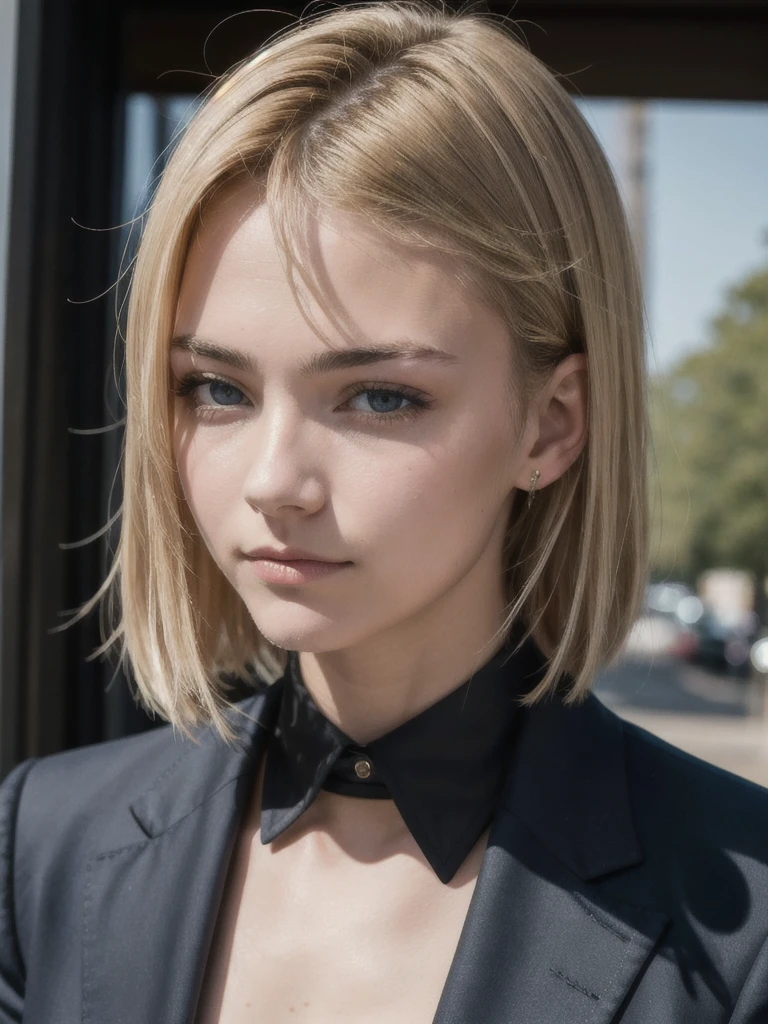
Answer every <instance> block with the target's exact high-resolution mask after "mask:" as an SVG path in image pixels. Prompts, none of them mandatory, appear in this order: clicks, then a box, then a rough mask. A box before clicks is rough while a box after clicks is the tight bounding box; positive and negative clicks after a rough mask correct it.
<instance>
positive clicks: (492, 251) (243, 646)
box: [59, 0, 648, 742]
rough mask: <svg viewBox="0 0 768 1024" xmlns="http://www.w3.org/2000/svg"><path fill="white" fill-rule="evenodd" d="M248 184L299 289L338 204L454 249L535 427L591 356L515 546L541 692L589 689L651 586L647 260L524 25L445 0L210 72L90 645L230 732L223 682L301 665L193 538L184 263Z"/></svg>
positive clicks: (514, 515) (141, 322) (514, 598)
mask: <svg viewBox="0 0 768 1024" xmlns="http://www.w3.org/2000/svg"><path fill="white" fill-rule="evenodd" d="M249 181H250V183H251V184H252V185H253V186H254V195H255V196H256V195H257V194H261V196H262V198H264V199H265V200H266V203H267V205H268V209H269V214H270V218H271V222H272V226H273V230H274V233H275V238H276V241H277V244H278V247H279V251H280V253H281V258H284V259H285V267H286V268H287V269H286V272H287V274H288V277H289V281H290V283H291V288H292V290H293V294H294V295H295V296H296V297H297V301H299V296H298V292H297V290H296V289H295V287H294V284H293V281H294V271H295V270H296V271H298V273H299V276H300V278H301V280H302V281H303V282H304V284H305V286H306V287H307V288H308V289H309V290H310V291H311V293H312V294H313V295H314V296H315V297H316V298H317V299H318V301H321V302H322V301H324V300H323V294H322V290H321V289H320V287H319V283H318V282H317V280H315V279H313V277H312V274H311V267H310V262H311V261H310V259H309V255H310V253H309V250H310V247H311V241H310V238H309V234H308V232H309V228H308V227H307V224H308V222H310V221H311V220H312V217H313V216H314V214H315V213H316V212H317V211H318V210H321V209H326V210H330V211H334V210H336V211H340V212H351V213H354V214H363V215H364V216H365V217H366V218H367V220H368V222H370V223H371V224H372V225H373V226H375V227H376V228H378V229H379V230H380V231H382V232H384V233H385V234H386V235H387V236H388V237H389V238H391V239H392V240H394V241H396V242H401V243H406V244H408V245H411V246H414V247H429V248H431V249H433V250H435V249H436V250H437V251H439V252H440V253H442V254H443V255H445V256H446V257H448V258H450V260H451V263H452V265H454V266H455V267H456V268H457V275H458V277H459V279H460V280H461V282H462V283H463V284H464V285H466V286H467V287H470V288H472V289H474V294H475V295H477V296H479V297H480V298H481V300H482V301H484V302H486V303H487V304H488V306H489V307H490V308H491V309H493V310H494V311H495V312H496V313H497V314H498V315H499V316H500V317H501V318H502V319H503V321H504V322H505V323H506V324H507V325H508V328H509V339H510V367H511V373H510V381H509V389H508V390H509V394H510V397H511V398H512V400H513V406H514V409H515V410H516V412H515V415H516V416H517V420H516V422H517V423H522V415H523V412H524V411H525V409H526V405H527V403H528V402H529V401H530V399H531V397H532V396H533V395H534V393H535V391H536V389H537V388H538V387H540V386H541V385H542V384H543V383H544V382H545V381H546V379H547V377H548V376H549V374H550V373H551V372H552V370H553V369H554V367H555V366H556V364H557V363H558V362H559V361H560V360H561V359H563V358H565V357H566V356H567V355H569V354H570V353H574V352H583V353H586V355H587V357H588V365H589V384H588V434H587V442H586V445H585V447H584V449H583V451H582V453H581V454H580V456H579V458H578V459H577V460H576V462H575V463H574V464H573V465H572V466H571V467H570V468H569V470H568V471H567V472H566V473H565V474H564V475H563V476H562V477H561V478H560V479H558V480H557V481H555V482H554V483H552V484H551V485H550V486H549V487H547V488H546V489H545V490H543V491H542V492H541V493H540V494H538V495H537V496H536V500H535V501H534V502H533V504H532V506H531V508H530V509H528V508H527V507H526V504H527V503H526V498H527V495H526V494H525V492H523V491H518V492H517V494H516V495H515V499H514V502H513V507H512V511H511V516H510V519H509V524H508V529H507V535H506V542H505V549H504V565H503V570H504V572H505V574H506V579H507V581H508V606H507V618H506V622H505V627H508V628H510V627H511V626H512V624H513V623H515V622H519V623H520V624H522V626H523V627H524V630H525V637H528V636H533V638H534V640H535V641H536V642H537V644H538V645H539V647H540V648H541V650H542V651H543V653H544V655H545V657H546V658H547V660H548V667H547V672H546V674H545V676H544V677H543V678H542V679H541V681H540V682H539V684H538V685H537V686H536V687H535V688H533V689H532V690H531V691H530V692H529V693H528V694H526V695H525V697H524V698H523V699H522V703H523V704H529V705H530V704H533V703H535V702H536V701H537V700H539V699H541V698H542V697H544V696H546V695H547V694H551V693H552V692H553V691H554V690H555V689H556V688H557V687H558V685H559V681H560V680H561V677H565V678H566V680H567V683H568V685H567V688H566V691H565V692H566V696H565V699H566V701H567V702H575V701H579V700H581V699H583V698H584V697H586V695H587V693H588V692H589V689H590V687H591V685H592V681H593V677H594V674H595V672H596V671H597V670H598V669H599V668H601V667H602V666H603V665H604V664H606V663H609V662H610V661H611V660H613V659H614V658H615V657H616V656H617V655H618V654H619V653H620V650H621V648H622V645H623V643H624V640H625V638H626V635H627V633H628V631H629V628H630V626H631V624H632V622H633V621H634V618H635V615H636V612H637V609H638V607H639V602H640V597H641V594H642V592H643V586H644V583H645V579H646V567H647V549H648V537H647V528H648V527H647V467H646V456H647V450H648V428H647V414H646V404H645V402H646V377H645V375H646V368H645V352H644V344H643V337H644V314H643V303H642V296H641V288H640V281H639V273H638V267H637V261H636V257H635V253H634V249H633V244H632V241H631V237H630V234H629V230H628V226H627V222H626V218H625V214H624V210H623V206H622V203H621V200H620V197H619V194H618V191H617V188H616V184H615V182H614V179H613V176H612V172H611V170H610V167H609V164H608V162H607V160H606V157H605V155H604V153H603V151H602V149H601V147H600V145H599V144H598V142H597V140H596V139H595V137H594V135H593V133H592V131H591V130H590V128H589V126H588V125H587V123H586V122H585V120H584V119H583V117H582V116H581V114H580V112H579V111H578V108H577V107H576V106H575V104H574V103H573V102H572V100H571V99H570V97H569V95H568V94H567V92H566V91H565V89H564V88H563V87H562V86H561V85H560V84H559V82H558V81H557V80H556V78H555V77H554V75H553V74H552V73H551V72H550V71H549V70H548V69H547V68H546V67H545V66H544V65H543V64H542V63H541V62H540V61H539V60H537V59H536V58H535V57H533V56H532V55H531V53H530V52H529V51H528V49H527V48H526V47H525V46H524V45H523V44H521V43H520V42H519V41H518V40H517V38H516V37H515V36H514V35H513V33H512V30H511V29H510V27H509V24H508V23H507V22H505V21H504V22H503V21H500V20H498V19H496V18H494V17H493V16H491V15H487V14H486V13H485V12H480V13H478V12H476V11H470V10H467V9H462V10H460V11H456V10H451V9H446V8H445V7H444V6H443V5H441V4H439V3H432V2H429V0H395V2H383V3H381V2H374V3H363V4H356V5H353V6H349V7H344V8H339V9H333V10H331V11H330V12H327V13H324V14H321V15H319V16H317V17H313V18H309V19H304V20H300V21H299V22H298V23H296V24H294V25H292V26H290V27H289V28H288V29H287V30H285V31H282V32H280V33H278V34H277V36H276V37H273V38H272V39H271V40H269V41H268V43H267V44H266V45H265V46H263V47H261V48H260V49H259V50H258V51H257V52H256V54H255V56H252V57H251V58H249V59H247V60H245V61H243V62H242V63H240V64H238V65H236V66H235V67H234V68H232V69H231V70H230V71H229V72H227V73H226V74H225V75H224V76H222V78H220V79H218V80H217V81H216V82H214V83H213V86H212V88H211V89H210V90H209V91H208V94H207V95H206V96H205V97H204V102H203V103H202V105H201V106H200V108H199V109H198V110H197V112H196V113H195V114H194V116H193V117H192V119H191V120H190V122H189V124H188V126H187V127H186V129H185V131H184V132H183V134H182V135H181V137H180V140H179V142H178V145H177V146H176V148H175V150H174V152H173V154H172V156H171V158H170V160H169V163H168V164H167V167H166V169H165V171H164V173H163V175H162V178H161V180H160V182H159V184H158V186H157V188H156V190H155V192H154V195H153V198H152V202H151V204H150V206H149V209H148V212H147V215H146V221H145V224H144V230H143V233H142V236H141V241H140V245H139V248H138V251H137V255H136V258H135V265H134V268H133V277H132V281H131V291H130V297H129V304H128V315H127V323H126V335H125V343H126V406H127V411H126V429H125V435H124V442H123V443H124V450H123V453H122V460H123V464H122V473H123V503H122V507H121V510H120V512H119V513H118V514H119V515H121V516H122V522H121V530H120V537H119V542H118V545H117V548H116V550H115V554H114V558H113V561H112V564H111V567H110V569H109V572H108V574H107V576H106V579H105V580H104V582H103V583H102V585H101V587H100V588H99V590H98V592H97V593H96V594H95V595H94V596H93V597H92V598H91V599H90V600H89V601H88V602H86V604H85V605H83V606H82V607H81V608H80V610H79V611H78V613H77V615H76V617H75V619H73V620H71V621H76V619H77V618H80V617H81V616H82V615H84V614H85V613H86V612H88V611H89V610H90V609H91V608H92V607H93V606H94V605H95V603H96V602H97V601H99V600H101V599H106V600H105V605H104V606H103V607H102V612H103V611H104V610H105V607H106V608H107V609H108V613H109V615H110V616H111V622H110V624H109V629H111V633H110V635H109V636H108V637H107V639H106V640H105V641H104V642H103V643H102V645H101V646H100V647H99V648H97V649H96V650H95V651H94V652H93V653H92V654H91V655H90V658H94V657H96V656H98V655H100V654H103V653H105V652H106V651H107V650H109V649H110V648H112V646H113V645H114V644H116V643H119V650H120V663H119V664H120V665H121V664H123V661H124V659H125V658H126V656H127V657H128V659H129V661H130V665H131V668H132V672H133V675H134V677H135V683H136V687H137V693H136V694H135V697H136V699H137V700H139V701H141V702H142V703H143V705H144V707H145V708H146V709H147V710H148V711H149V713H150V714H152V715H154V714H156V713H158V714H159V715H161V716H162V717H163V718H164V719H166V720H167V721H169V722H170V723H171V724H172V725H173V726H174V728H178V729H180V730H181V731H182V732H183V733H184V734H185V735H186V736H188V737H191V736H192V732H191V727H193V726H197V725H205V724H211V725H213V726H214V727H215V729H216V730H217V731H218V733H219V735H220V736H222V737H223V738H224V739H225V740H227V741H228V742H230V741H232V740H233V738H234V733H233V732H232V730H231V728H230V719H231V718H232V714H231V713H232V711H233V710H234V704H233V703H232V702H231V701H228V700H227V697H226V693H227V692H228V690H229V686H228V682H227V675H229V674H234V675H237V676H240V677H241V678H243V679H245V680H247V679H248V677H249V676H251V681H253V678H252V677H253V676H257V677H259V678H261V679H262V680H263V681H264V682H267V683H270V682H273V681H274V680H275V679H276V678H277V677H278V676H279V675H280V674H281V673H282V671H283V669H284V667H285V661H286V652H285V651H283V650H281V649H280V648H278V647H276V646H275V645H273V644H272V643H270V642H269V641H268V640H267V639H266V638H265V637H264V636H263V635H262V634H261V633H260V632H259V630H258V628H257V626H256V625H255V623H254V622H253V620H252V619H251V617H250V615H249V613H248V611H247V608H246V606H245V603H244V602H243V600H242V599H241V597H240V596H239V595H238V594H237V592H236V591H235V589H234V587H233V586H232V585H231V583H230V582H229V580H228V579H227V578H226V577H225V576H224V574H223V573H222V571H221V570H220V569H219V567H218V566H217V564H216V563H215V562H214V560H213V558H212V556H211V554H210V553H209V551H208V550H207V549H206V547H205V544H204V543H203V541H202V540H201V538H200V536H199V535H198V533H197V530H196V526H195V523H194V521H193V520H192V517H191V513H190V511H189V508H188V506H187V504H186V501H185V499H184V496H183V493H182V490H181V487H180V483H179V477H178V473H177V470H176V466H175V461H174V455H173V439H172V430H173V422H174V404H173V396H172V393H171V387H170V384H171V382H170V367H169V348H170V341H171V336H172V332H173V328H174V320H175V314H176V310H177V302H178V295H179V289H180V283H181V277H182V273H183V269H184V263H185V256H186V253H187V250H188V246H189V245H190V242H191V240H192V238H193V237H194V232H195V227H196V224H197V223H198V222H199V219H200V218H201V216H202V215H203V213H204V211H205V210H206V208H207V206H208V204H209V203H210V202H211V201H212V200H213V199H214V198H215V197H216V195H217V194H218V193H221V191H222V190H223V189H226V188H229V187H230V186H233V185H234V186H236V185H237V184H238V183H240V182H242V183H244V184H248V182H249ZM299 304H300V305H301V308H302V311H303V312H304V307H303V305H302V304H301V302H300V303H299ZM304 315H305V316H307V315H308V313H304ZM313 326H314V327H315V329H316V330H317V327H316V325H315V324H314V323H313ZM510 443H511V444H513V443H517V440H516V438H515V437H511V438H510ZM101 622H102V639H104V636H105V634H106V633H107V631H108V630H107V628H105V621H104V617H103V616H102V620H101ZM70 624H71V622H70V623H67V624H66V625H70ZM59 628H66V626H64V627H59ZM118 667H119V666H118Z"/></svg>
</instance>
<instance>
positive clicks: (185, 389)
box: [172, 373, 245, 409]
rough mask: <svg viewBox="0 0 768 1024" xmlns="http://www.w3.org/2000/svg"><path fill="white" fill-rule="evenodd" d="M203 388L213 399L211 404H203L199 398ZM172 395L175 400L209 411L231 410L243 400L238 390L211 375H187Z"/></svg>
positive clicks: (176, 386)
mask: <svg viewBox="0 0 768 1024" xmlns="http://www.w3.org/2000/svg"><path fill="white" fill-rule="evenodd" d="M203 388H208V396H209V397H210V398H211V399H213V402H212V403H209V402H205V401H203V400H202V398H201V392H202V389H203ZM172 390H173V393H174V394H175V395H176V396H177V398H186V399H189V400H191V402H192V405H193V406H194V407H205V408H209V409H216V408H220V409H224V408H232V407H233V406H239V405H243V404H244V403H243V402H242V399H243V398H245V395H244V393H243V392H242V391H241V390H240V388H237V387H235V385H234V384H231V383H230V382H229V381H228V380H225V379H224V378H223V377H217V376H216V375H215V374H212V373H210V374H209V373H206V374H202V373H187V374H185V375H184V376H183V377H182V378H181V380H180V381H179V382H178V383H177V384H176V385H175V386H174V387H173V389H172Z"/></svg>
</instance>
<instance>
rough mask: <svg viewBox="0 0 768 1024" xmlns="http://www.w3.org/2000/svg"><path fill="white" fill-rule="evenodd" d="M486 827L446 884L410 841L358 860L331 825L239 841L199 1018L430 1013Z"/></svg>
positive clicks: (385, 1021) (421, 1018)
mask: <svg viewBox="0 0 768 1024" xmlns="http://www.w3.org/2000/svg"><path fill="white" fill-rule="evenodd" d="M486 842H487V835H484V836H482V837H481V838H480V840H479V841H478V843H477V845H476V847H475V849H474V850H473V851H472V852H471V854H470V856H469V857H468V858H467V860H466V861H465V863H464V865H463V866H462V868H461V869H460V871H459V873H458V874H457V876H456V877H455V878H454V880H453V881H452V882H451V884H450V885H443V884H442V883H441V882H440V881H439V879H438V878H437V877H436V876H435V875H434V872H433V871H432V869H431V867H430V866H429V865H428V864H427V862H426V861H425V860H424V858H423V856H422V854H421V852H420V851H419V849H418V847H417V846H416V845H415V844H414V845H413V847H412V848H411V847H409V846H408V845H407V844H406V845H405V846H403V847H402V848H401V849H398V850H395V851H393V852H392V854H391V855H390V856H385V857H383V858H382V859H380V860H378V861H377V862H375V863H371V862H361V861H360V860H358V859H356V858H355V857H352V856H348V855H347V854H345V852H344V851H343V850H340V849H339V848H338V847H335V846H334V844H333V843H332V842H331V841H330V840H329V839H328V837H327V836H323V835H315V836H313V837H311V838H309V839H308V841H306V842H303V843H301V842H300V843H295V844H292V845H290V846H285V847H280V846H279V845H275V846H266V847H265V846H262V845H261V843H260V841H259V838H258V836H253V837H249V836H247V835H244V836H243V837H242V838H241V839H240V840H239V841H238V844H237V846H236V849H235V852H234V855H233V860H232V864H231V867H230V871H229V875H228V878H227V883H226V887H225V891H224V895H223V899H222V904H221V908H220V912H219V916H218V919H217V927H216V931H215V934H214V938H213V942H212V946H211V950H210V954H209V958H208V964H207V968H206V974H205V979H204V985H203V992H202V996H201V1000H200V1004H199V1009H198V1015H197V1018H196V1024H245V1022H246V1021H247V1022H248V1024H259V1022H269V1024H283V1022H288V1021H292V1022H293V1021H302V1020H304V1021H307V1022H309V1021H311V1022H312V1024H326V1022H328V1024H330V1022H331V1021H332V1022H333V1024H340V1022H347V1021H348V1022H358V1021H361V1020H365V1021H366V1022H368V1024H431V1022H432V1020H433V1018H434V1014H435V1011H436V1009H437V1005H438V1002H439V1000H440V995H441V993H442V990H443V988H444V986H445V981H446V978H447V976H448V972H449V969H450V966H451V962H452V960H453V957H454V954H455V952H456V946H457V944H458V941H459V936H460V934H461V931H462V927H463V925H464V921H465V919H466V915H467V911H468V908H469V903H470V900H471V898H472V893H473V891H474V888H475V882H476V878H477V872H478V870H479V866H480V862H481V860H482V854H483V850H484V848H485V845H486Z"/></svg>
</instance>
